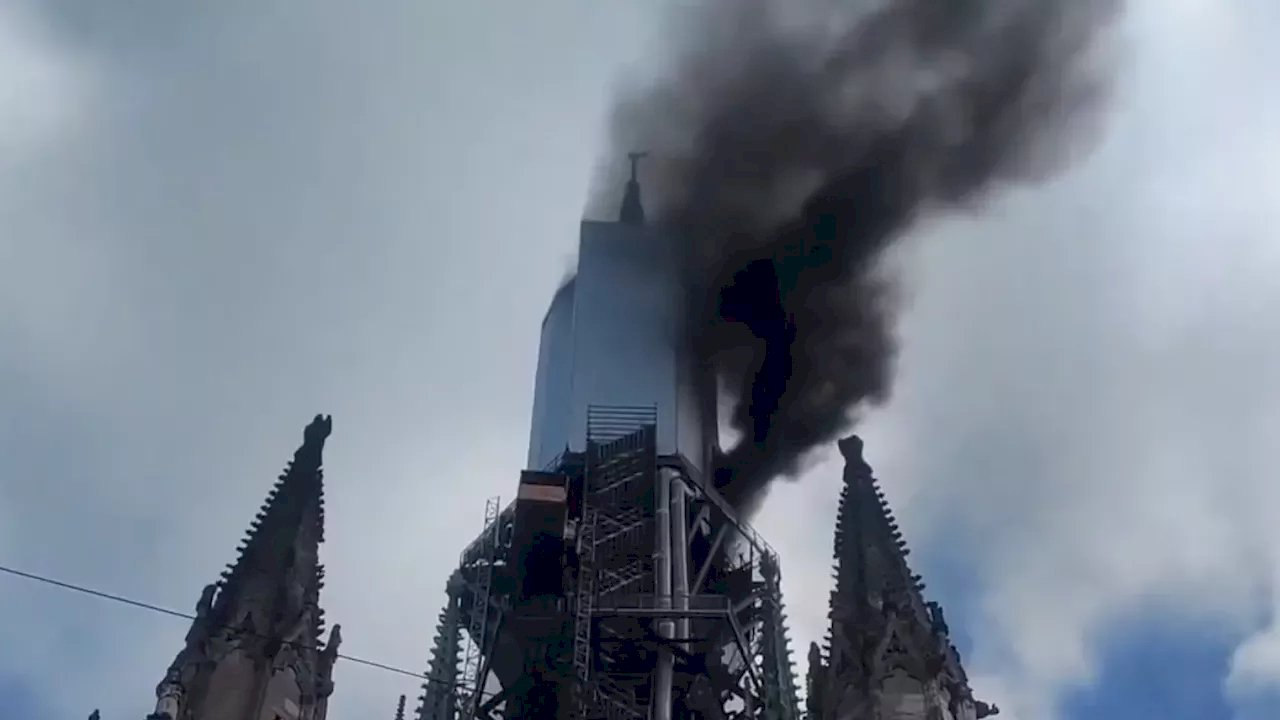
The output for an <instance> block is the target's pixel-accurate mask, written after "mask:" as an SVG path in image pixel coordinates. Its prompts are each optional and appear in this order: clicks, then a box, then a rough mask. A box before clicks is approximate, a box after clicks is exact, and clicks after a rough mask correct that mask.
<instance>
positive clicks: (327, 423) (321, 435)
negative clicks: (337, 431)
mask: <svg viewBox="0 0 1280 720" xmlns="http://www.w3.org/2000/svg"><path fill="white" fill-rule="evenodd" d="M331 432H333V416H332V415H316V417H315V419H314V420H312V421H311V424H310V425H308V426H307V429H306V430H304V431H303V433H302V439H303V441H304V442H306V443H307V444H308V445H312V444H316V443H319V444H321V445H323V444H324V441H325V440H327V439H328V438H329V433H331Z"/></svg>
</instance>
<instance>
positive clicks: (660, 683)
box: [652, 468, 678, 720]
mask: <svg viewBox="0 0 1280 720" xmlns="http://www.w3.org/2000/svg"><path fill="white" fill-rule="evenodd" d="M676 477H678V476H677V475H676V473H675V472H674V471H673V470H670V469H667V468H664V469H662V470H660V471H658V477H657V481H658V482H657V487H656V488H654V490H655V502H654V517H655V519H656V521H657V533H655V535H656V542H655V545H656V547H655V548H654V553H653V571H654V575H656V576H657V577H656V578H655V581H656V582H655V585H656V590H657V592H656V595H657V605H658V608H660V609H661V610H666V611H668V612H670V610H671V485H672V483H673V482H674V479H675V478H676ZM674 624H675V622H674V621H673V620H672V619H671V617H670V616H669V615H668V616H665V617H663V618H661V619H660V620H658V637H661V638H663V639H664V640H670V639H671V636H672V635H673V634H674V630H675V628H674V627H673V626H674ZM674 680H675V657H674V656H673V654H672V652H671V648H670V647H669V646H666V645H664V646H663V647H662V648H660V649H659V650H658V667H657V669H656V671H655V672H654V683H653V684H654V690H653V716H652V717H653V720H671V695H672V692H671V691H672V684H673V682H674Z"/></svg>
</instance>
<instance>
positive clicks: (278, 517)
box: [150, 415, 341, 720]
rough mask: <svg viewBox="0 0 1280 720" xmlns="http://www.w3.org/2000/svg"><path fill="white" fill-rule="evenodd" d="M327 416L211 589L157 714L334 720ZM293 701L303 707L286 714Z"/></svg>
mask: <svg viewBox="0 0 1280 720" xmlns="http://www.w3.org/2000/svg"><path fill="white" fill-rule="evenodd" d="M332 429H333V421H332V419H331V418H330V417H328V416H324V415H317V416H316V417H315V419H314V420H313V421H312V422H311V423H310V424H309V425H307V427H306V429H305V430H304V431H303V440H302V445H301V446H300V447H299V448H298V449H297V451H296V452H294V454H293V461H292V462H290V463H289V464H288V466H287V467H286V468H285V471H284V472H283V473H282V474H281V475H280V477H279V478H278V480H277V481H276V484H275V486H274V487H273V488H272V489H271V491H270V492H269V493H268V495H267V499H266V501H265V502H264V503H263V505H262V508H261V509H260V510H259V511H258V514H257V516H256V517H255V518H254V520H253V522H252V523H250V526H249V531H248V532H247V533H246V535H245V537H244V539H243V540H242V541H241V543H240V546H239V549H238V550H239V552H238V555H237V557H236V560H235V561H234V562H233V563H231V564H230V565H228V566H227V570H226V571H225V572H223V574H222V579H221V581H219V582H218V583H216V584H214V585H210V586H208V587H206V588H205V589H204V591H203V593H202V594H201V596H200V600H199V602H198V603H197V604H196V618H195V620H194V621H193V623H192V625H191V629H190V631H189V632H188V633H187V641H186V645H185V647H184V648H183V649H182V651H181V652H179V653H178V656H177V658H175V660H174V662H173V664H172V665H171V666H170V668H169V671H168V673H166V675H165V678H164V680H163V681H161V683H160V685H159V687H158V688H157V689H156V696H157V703H156V712H155V713H154V714H152V715H151V716H150V718H151V719H152V720H211V719H212V718H224V717H236V718H238V717H255V718H256V717H260V716H262V714H263V713H266V712H268V711H272V712H275V711H276V709H279V713H277V714H279V715H280V716H281V717H290V716H297V712H298V710H299V709H302V710H305V714H304V715H302V717H306V718H308V720H324V716H325V712H326V708H327V703H328V697H329V695H330V694H331V693H332V691H333V681H332V667H333V662H334V660H335V659H336V657H337V646H338V643H339V642H340V641H341V635H340V633H339V630H338V626H336V625H335V626H334V628H333V633H332V635H331V637H330V640H329V642H328V644H327V646H326V645H323V644H322V638H323V634H324V611H323V610H321V609H320V604H319V603H320V589H321V588H322V587H323V585H324V567H323V566H322V565H321V564H320V562H319V545H320V543H321V542H323V541H324V472H323V469H322V455H323V451H324V443H325V440H326V439H327V438H328V437H329V434H330V433H331V432H332ZM285 708H293V709H292V710H288V711H287V712H286V710H285Z"/></svg>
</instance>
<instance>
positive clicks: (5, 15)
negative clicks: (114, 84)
mask: <svg viewBox="0 0 1280 720" xmlns="http://www.w3.org/2000/svg"><path fill="white" fill-rule="evenodd" d="M85 72H86V69H85V67H84V66H83V64H82V62H81V60H80V59H79V58H77V57H76V56H75V55H74V54H72V53H71V52H70V51H69V50H68V49H67V48H65V47H61V46H59V44H58V43H57V42H55V41H54V40H53V39H52V38H51V37H50V35H49V33H48V32H47V29H46V28H45V27H43V26H42V25H41V23H40V22H39V21H38V19H37V18H35V17H33V16H32V15H30V14H29V13H27V12H25V11H24V8H23V7H22V6H21V5H18V4H14V3H8V4H5V5H4V6H0V162H5V161H12V160H13V159H14V158H15V156H16V155H17V154H18V153H24V154H25V153H27V152H30V151H31V150H32V149H34V148H39V147H41V146H42V145H43V144H44V143H46V142H48V141H50V140H52V139H54V138H57V137H58V136H59V135H60V134H61V133H62V132H65V130H66V129H67V127H68V126H69V125H71V124H72V123H74V122H76V120H77V115H78V114H79V113H80V112H81V110H82V109H83V102H84V100H85V97H84V96H85V94H86V93H87V92H88V88H89V82H88V79H87V78H86V77H84V75H85Z"/></svg>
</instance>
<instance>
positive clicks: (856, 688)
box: [807, 436, 998, 720]
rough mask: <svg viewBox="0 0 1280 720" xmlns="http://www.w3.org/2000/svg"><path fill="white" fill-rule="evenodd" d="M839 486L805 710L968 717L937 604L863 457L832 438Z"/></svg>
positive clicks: (898, 719)
mask: <svg viewBox="0 0 1280 720" xmlns="http://www.w3.org/2000/svg"><path fill="white" fill-rule="evenodd" d="M840 452H841V454H843V455H844V458H845V471H844V489H843V490H841V493H840V504H839V513H838V515H837V519H836V529H835V542H834V556H835V567H834V573H835V588H834V589H833V590H832V592H831V603H830V615H829V617H830V620H831V624H830V628H829V631H828V635H827V638H826V642H825V647H824V648H819V647H818V646H817V645H814V646H812V647H810V649H809V676H808V682H807V687H808V698H807V702H808V717H809V719H810V720H837V719H839V720H890V719H892V720H977V719H978V718H983V717H987V716H988V715H994V714H995V713H996V712H998V709H996V708H994V707H991V706H987V705H986V704H985V703H979V702H975V701H974V699H973V695H972V693H971V691H970V690H969V685H968V679H967V678H966V676H965V673H964V669H963V668H962V667H961V666H960V657H959V655H958V654H957V653H956V650H955V648H954V647H953V646H952V644H951V642H950V640H949V639H948V635H947V633H948V631H947V626H946V622H945V620H943V617H942V609H941V607H939V606H938V605H937V604H936V603H926V602H925V601H924V598H923V590H924V584H923V583H922V582H921V581H920V576H919V575H915V574H913V573H912V572H911V569H910V567H909V565H908V564H907V555H908V554H909V550H908V549H907V546H906V542H905V541H904V540H903V538H902V533H901V531H900V530H899V528H898V524H897V522H896V521H895V520H894V518H893V514H892V513H891V512H890V510H889V506H888V503H887V502H886V501H885V498H884V494H883V493H882V492H881V491H880V488H879V487H878V485H877V482H876V479H875V477H874V476H873V474H872V471H871V467H870V466H869V465H868V464H867V462H866V461H865V460H864V459H863V457H862V440H860V439H859V438H858V437H856V436H853V437H849V438H846V439H845V440H842V441H841V442H840Z"/></svg>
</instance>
